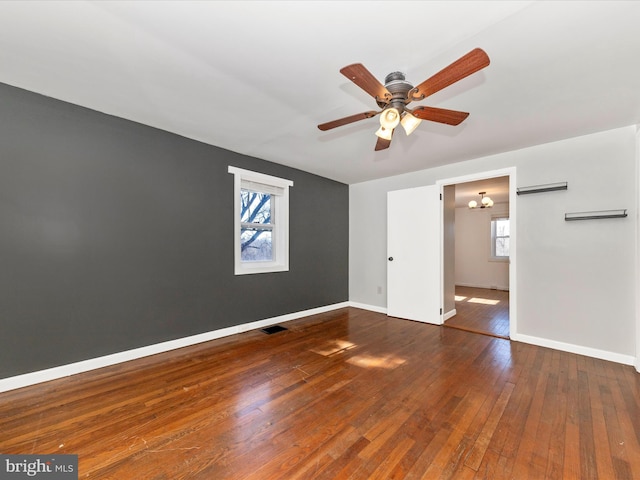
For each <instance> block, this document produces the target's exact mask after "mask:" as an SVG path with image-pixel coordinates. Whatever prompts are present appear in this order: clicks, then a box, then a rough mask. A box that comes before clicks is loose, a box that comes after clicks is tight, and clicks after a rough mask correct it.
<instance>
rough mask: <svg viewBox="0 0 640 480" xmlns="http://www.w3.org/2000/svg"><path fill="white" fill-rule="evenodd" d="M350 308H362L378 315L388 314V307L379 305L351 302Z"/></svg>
mask: <svg viewBox="0 0 640 480" xmlns="http://www.w3.org/2000/svg"><path fill="white" fill-rule="evenodd" d="M349 306H350V307H353V308H361V309H362V310H369V311H371V312H376V313H384V314H385V315H386V314H387V307H378V306H377V305H367V304H366V303H358V302H349Z"/></svg>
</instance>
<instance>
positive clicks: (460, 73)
mask: <svg viewBox="0 0 640 480" xmlns="http://www.w3.org/2000/svg"><path fill="white" fill-rule="evenodd" d="M487 65H489V56H488V55H487V54H486V53H485V51H484V50H482V49H480V48H476V49H474V50H471V51H470V52H469V53H467V54H466V55H464V56H463V57H460V58H459V59H458V60H456V61H455V62H453V63H452V64H451V65H449V66H448V67H445V68H443V69H442V70H440V71H439V72H438V73H436V74H435V75H433V76H432V77H430V78H428V79H427V80H425V81H424V82H422V83H421V84H420V85H418V86H417V87H414V88H413V89H412V90H411V91H410V92H409V94H408V99H407V100H408V102H411V101H414V100H422V99H423V98H425V97H428V96H429V95H433V94H434V93H436V92H439V91H440V90H442V89H443V88H445V87H448V86H449V85H451V84H453V83H455V82H457V81H459V80H462V79H463V78H465V77H468V76H469V75H471V74H472V73H475V72H477V71H478V70H482V69H483V68H484V67H486V66H487ZM408 102H407V103H408Z"/></svg>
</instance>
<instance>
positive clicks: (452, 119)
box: [411, 107, 469, 125]
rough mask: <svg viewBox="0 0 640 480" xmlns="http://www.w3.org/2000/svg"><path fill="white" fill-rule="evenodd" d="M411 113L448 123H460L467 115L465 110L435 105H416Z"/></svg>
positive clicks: (426, 118) (424, 118) (432, 120)
mask: <svg viewBox="0 0 640 480" xmlns="http://www.w3.org/2000/svg"><path fill="white" fill-rule="evenodd" d="M411 114H412V115H413V116H414V117H418V118H419V119H421V120H429V121H431V122H438V123H446V124H448V125H460V124H461V123H462V122H463V121H464V119H465V118H467V117H468V116H469V114H468V113H467V112H458V111H457V110H447V109H445V108H435V107H417V108H415V109H413V111H412V112H411Z"/></svg>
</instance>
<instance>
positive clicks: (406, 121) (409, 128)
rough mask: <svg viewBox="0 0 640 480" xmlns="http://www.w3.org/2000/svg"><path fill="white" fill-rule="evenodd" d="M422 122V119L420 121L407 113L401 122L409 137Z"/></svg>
mask: <svg viewBox="0 0 640 480" xmlns="http://www.w3.org/2000/svg"><path fill="white" fill-rule="evenodd" d="M420 122H422V120H421V119H419V118H418V117H414V116H413V115H411V114H410V113H409V112H406V113H405V114H404V116H403V117H402V120H400V124H401V125H402V128H404V131H405V132H406V133H407V135H411V134H412V133H413V131H414V130H415V129H416V128H418V125H420Z"/></svg>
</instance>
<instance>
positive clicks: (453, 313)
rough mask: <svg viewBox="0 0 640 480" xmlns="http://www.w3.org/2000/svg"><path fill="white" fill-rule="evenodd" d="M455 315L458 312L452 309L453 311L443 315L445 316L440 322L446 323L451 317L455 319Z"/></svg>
mask: <svg viewBox="0 0 640 480" xmlns="http://www.w3.org/2000/svg"><path fill="white" fill-rule="evenodd" d="M457 313H458V312H457V311H456V309H455V308H454V309H453V310H449V311H448V312H447V313H445V314H444V315H443V316H442V322H446V321H447V320H449V319H450V318H451V317H455V316H456V314H457Z"/></svg>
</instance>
